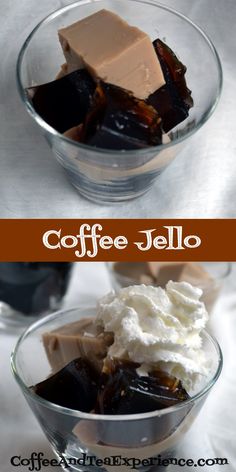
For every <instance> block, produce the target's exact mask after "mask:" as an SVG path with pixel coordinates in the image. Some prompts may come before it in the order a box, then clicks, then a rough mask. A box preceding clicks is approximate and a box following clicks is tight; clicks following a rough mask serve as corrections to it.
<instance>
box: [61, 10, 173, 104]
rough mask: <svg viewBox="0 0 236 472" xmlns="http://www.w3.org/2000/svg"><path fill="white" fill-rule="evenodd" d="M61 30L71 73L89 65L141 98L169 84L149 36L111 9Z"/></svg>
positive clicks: (113, 82) (100, 75) (104, 77)
mask: <svg viewBox="0 0 236 472" xmlns="http://www.w3.org/2000/svg"><path fill="white" fill-rule="evenodd" d="M58 33H59V40H60V42H61V45H62V49H63V52H64V55H65V58H66V61H67V64H68V71H69V72H71V71H73V70H76V69H78V68H82V67H85V68H86V69H87V70H88V71H89V72H90V73H91V74H92V75H93V76H95V77H98V78H100V79H102V80H104V81H105V82H109V83H111V84H114V85H117V86H119V87H123V88H124V89H126V90H129V91H131V92H132V93H133V94H134V96H135V97H137V98H141V99H146V98H147V97H148V96H149V95H150V94H151V93H153V92H154V91H155V90H157V89H159V88H160V87H161V86H163V85H164V84H165V79H164V75H163V72H162V68H161V65H160V62H159V59H158V57H157V55H156V54H155V50H154V48H153V45H152V42H151V40H150V38H149V36H148V35H147V34H146V33H144V32H143V31H141V30H140V29H139V28H136V27H134V26H130V25H129V24H128V23H127V22H126V21H124V20H123V19H122V18H120V17H119V16H118V15H116V14H115V13H113V12H111V11H108V10H105V9H103V10H100V11H98V12H96V13H94V14H92V15H90V16H88V17H86V18H84V19H82V20H80V21H77V22H76V23H73V24H72V25H70V26H68V27H66V28H63V29H60V30H59V32H58Z"/></svg>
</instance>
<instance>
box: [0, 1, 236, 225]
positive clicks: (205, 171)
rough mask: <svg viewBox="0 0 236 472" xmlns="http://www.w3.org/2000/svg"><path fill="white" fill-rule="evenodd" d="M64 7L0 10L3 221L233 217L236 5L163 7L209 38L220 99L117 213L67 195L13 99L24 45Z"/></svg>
mask: <svg viewBox="0 0 236 472" xmlns="http://www.w3.org/2000/svg"><path fill="white" fill-rule="evenodd" d="M68 3H70V1H69V0H64V1H63V0H40V1H38V0H1V2H0V18H1V29H0V44H1V47H0V64H1V75H0V105H1V114H0V155H1V159H0V217H2V218H4V217H6V218H16V217H19V218H23V217H25V218H37V217H41V218H46V217H48V218H60V217H65V218H69V217H71V218H88V217H95V218H99V217H106V218H109V217H111V218H121V217H124V218H130V217H131V218H134V217H140V218H141V217H143V218H145V217H153V218H157V217H170V218H171V217H173V218H174V217H180V218H181V217H193V218H195V217H196V218H199V217H202V218H207V217H209V218H213V217H236V208H235V200H236V185H235V180H236V159H235V138H234V135H235V125H236V94H235V76H236V60H235V44H236V28H235V18H236V2H235V0H224V1H223V0H165V1H164V0H163V3H166V4H167V5H169V6H173V7H174V8H176V9H178V10H180V11H182V12H183V13H185V14H187V16H189V17H190V18H191V19H193V20H194V21H195V22H197V23H198V24H199V25H200V26H201V27H202V28H203V29H204V30H205V31H206V32H207V33H208V34H209V36H210V37H211V39H212V41H213V42H214V44H215V46H216V48H217V50H218V51H219V54H220V57H221V60H222V64H223V69H224V90H223V95H222V98H221V102H220V105H219V106H218V108H217V111H216V112H215V114H214V116H213V117H212V118H211V119H210V121H209V122H208V123H207V124H206V125H205V126H204V127H203V129H202V130H201V131H200V132H198V133H197V134H196V136H195V137H194V138H193V140H192V142H191V146H190V147H189V148H186V150H184V151H183V152H182V153H181V154H180V155H179V156H178V157H177V159H176V160H175V161H174V162H173V163H172V164H171V166H170V167H169V168H168V169H166V171H165V172H164V173H163V174H162V175H161V176H160V178H159V180H158V181H157V182H156V184H155V186H154V187H153V188H152V190H151V191H150V192H149V193H148V194H147V195H145V196H144V197H142V198H141V199H139V200H135V201H133V202H129V203H125V204H120V205H116V206H98V205H95V204H93V203H90V202H88V201H86V200H84V199H83V198H82V197H80V196H79V194H78V193H77V192H76V190H75V189H73V188H72V186H71V185H70V184H69V183H68V181H67V180H66V178H65V175H64V172H63V170H62V169H61V168H60V166H59V165H58V164H57V163H56V161H55V159H54V157H53V156H52V154H51V151H50V150H49V148H48V146H47V144H46V142H45V141H44V139H43V137H42V136H41V134H40V131H39V129H38V127H37V126H36V124H34V123H33V122H32V120H31V118H30V117H29V116H28V115H27V113H26V111H25V109H24V106H23V105H22V103H21V101H20V99H19V97H18V94H17V91H16V83H15V63H16V57H17V54H18V52H19V49H20V46H21V44H22V43H23V41H24V39H25V38H26V36H27V34H28V33H29V32H30V31H31V29H32V28H33V26H35V25H36V24H37V23H38V21H39V20H40V19H42V18H43V17H44V16H46V14H48V13H49V12H51V11H53V10H54V9H56V8H59V7H60V6H63V5H65V4H68ZM194 54H195V52H194V51H193V55H194ZM197 60H198V58H197V57H196V61H197Z"/></svg>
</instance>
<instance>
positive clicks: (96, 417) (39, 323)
mask: <svg viewBox="0 0 236 472" xmlns="http://www.w3.org/2000/svg"><path fill="white" fill-rule="evenodd" d="M94 309H95V307H94V306H93V307H89V306H83V305H82V306H77V307H73V308H70V309H67V310H63V309H62V310H59V311H57V312H55V313H54V314H51V315H47V316H45V317H43V318H41V319H40V320H38V321H36V322H35V323H33V324H32V325H30V326H29V327H28V328H27V329H26V330H25V331H24V332H23V333H22V335H21V336H20V338H19V339H18V341H17V343H16V346H15V348H14V349H13V351H12V354H11V371H12V373H13V375H14V378H15V380H16V381H17V383H18V385H19V387H20V388H21V390H22V391H23V393H24V394H25V395H26V396H27V397H30V398H31V399H32V400H33V401H36V402H38V403H40V404H41V405H42V406H44V407H46V408H48V409H51V410H53V411H55V412H57V413H62V414H65V415H67V416H73V417H76V418H82V419H86V420H90V421H91V420H96V421H131V420H134V421H137V420H145V419H149V418H154V417H156V416H157V417H161V416H164V415H167V414H168V413H172V412H174V411H177V410H180V409H181V408H184V407H185V406H188V405H191V404H192V403H194V402H195V401H196V400H199V399H200V398H202V397H203V396H204V395H205V394H206V393H207V392H208V391H209V390H210V389H211V387H213V385H214V384H215V382H216V381H217V379H218V377H219V376H220V373H221V370H222V366H223V355H222V351H221V348H220V345H219V343H218V341H217V340H216V338H215V337H214V336H212V335H211V334H209V333H208V331H207V330H205V329H204V330H202V334H203V335H204V336H205V337H206V339H207V340H208V341H210V342H211V344H212V345H213V346H214V348H215V350H216V353H217V354H218V364H217V368H216V369H215V371H214V373H213V375H212V376H211V378H210V379H209V380H208V382H207V384H206V385H205V386H204V387H203V388H202V389H201V390H200V391H199V392H198V393H197V394H195V395H193V396H192V397H191V398H189V399H188V400H184V401H183V402H180V403H178V404H176V405H173V406H171V407H168V408H164V409H160V410H154V411H150V412H147V413H135V414H128V415H101V414H96V413H85V412H82V411H80V410H73V409H71V408H66V407H62V406H60V405H57V404H55V403H52V402H50V401H48V400H45V399H44V398H42V397H40V396H39V395H37V394H36V393H35V392H33V391H32V390H30V387H28V386H27V385H26V384H25V382H24V381H23V380H22V378H21V376H20V374H19V373H18V369H17V365H16V361H17V353H18V349H19V347H20V346H21V344H22V342H23V341H24V340H25V339H26V338H27V337H28V335H30V334H32V333H33V332H35V331H37V329H38V328H40V327H41V326H42V325H44V324H47V322H48V321H53V320H55V319H56V318H58V316H62V315H64V314H66V313H69V312H75V311H79V310H83V311H89V312H90V313H91V311H93V310H94Z"/></svg>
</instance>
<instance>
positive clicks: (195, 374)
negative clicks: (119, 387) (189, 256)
mask: <svg viewBox="0 0 236 472" xmlns="http://www.w3.org/2000/svg"><path fill="white" fill-rule="evenodd" d="M201 295H202V290H201V289H199V288H196V287H193V286H192V285H190V284H189V283H186V282H172V281H169V282H168V284H167V285H166V289H165V290H164V289H162V288H160V287H152V286H146V285H134V286H130V287H126V288H123V289H121V290H120V291H119V292H118V293H115V292H111V293H109V294H108V295H106V296H105V297H103V298H102V299H101V300H100V301H99V303H98V311H97V316H96V323H97V324H98V325H100V326H102V327H103V329H104V331H109V332H112V333H114V343H113V344H112V345H111V346H110V347H109V350H108V357H112V358H120V359H126V360H131V361H133V362H137V363H140V364H141V366H140V368H139V369H138V371H139V372H140V374H141V375H145V372H146V375H148V372H150V370H153V368H155V369H156V368H158V369H160V370H162V371H165V372H167V373H169V374H171V375H174V376H175V377H177V378H178V379H179V380H181V382H182V385H183V387H184V388H185V389H186V390H187V391H190V390H193V389H194V387H195V385H196V384H197V383H198V381H199V379H201V377H202V376H206V375H207V374H208V371H209V365H208V362H207V359H206V357H205V354H204V351H203V348H202V338H201V335H200V333H201V330H202V329H203V328H204V327H205V325H206V322H207V320H208V314H207V311H206V308H205V305H204V303H203V302H201V301H200V297H201Z"/></svg>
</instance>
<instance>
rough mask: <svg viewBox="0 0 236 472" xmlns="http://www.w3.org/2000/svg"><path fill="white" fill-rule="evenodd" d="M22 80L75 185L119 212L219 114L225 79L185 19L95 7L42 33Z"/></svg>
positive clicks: (55, 17)
mask: <svg viewBox="0 0 236 472" xmlns="http://www.w3.org/2000/svg"><path fill="white" fill-rule="evenodd" d="M58 32H59V39H60V42H59V40H58ZM93 32H94V34H93ZM193 51H194V54H193ZM196 58H197V60H196ZM17 79H18V86H19V91H20V95H21V97H22V99H23V101H24V103H25V105H26V107H27V109H28V111H29V112H30V114H31V115H32V117H33V118H34V119H35V120H36V122H37V123H38V124H39V125H40V127H41V129H42V131H43V133H44V135H45V137H46V139H47V141H48V142H49V144H50V146H51V148H52V150H53V152H54V154H55V155H56V157H57V159H58V161H59V162H60V163H61V164H62V166H63V167H64V168H65V170H66V172H67V175H68V177H69V179H70V180H71V182H72V184H73V185H74V186H75V187H76V188H77V189H78V190H79V192H80V193H81V194H82V195H83V196H85V197H87V198H89V199H91V200H93V201H96V202H99V201H100V202H106V203H110V202H118V201H124V200H129V199H132V198H134V197H137V196H140V195H142V194H143V193H145V192H146V191H147V190H148V189H149V188H150V187H151V185H152V184H153V182H154V181H155V180H156V178H157V176H158V175H159V174H160V173H161V172H162V171H163V169H164V168H165V167H166V166H167V165H168V164H169V163H170V162H171V161H172V160H173V159H174V157H175V155H176V154H177V152H179V150H180V149H181V148H182V146H183V145H184V143H185V141H186V139H187V138H188V137H190V136H191V135H192V134H194V133H195V132H196V131H197V130H198V129H199V128H200V127H201V126H202V125H203V123H205V121H206V120H207V119H208V118H209V116H210V115H211V114H212V112H213V110H214V109H215V106H216V104H217V102H218V99H219V95H220V91H221V86H222V71H221V65H220V61H219V58H218V55H217V53H216V51H215V48H214V46H213V45H212V43H211V41H210V40H209V39H208V38H207V36H206V35H205V34H204V33H203V32H202V31H201V30H200V29H199V27H197V26H196V25H194V24H193V23H192V22H191V21H190V20H188V19H187V18H186V17H184V16H183V15H181V14H179V13H177V12H176V11H174V10H172V9H169V8H167V7H165V6H162V5H159V4H157V3H156V2H152V1H148V2H147V1H144V0H143V1H136V0H121V1H116V0H113V1H111V2H109V4H108V3H107V2H106V1H105V0H99V1H97V2H93V1H91V0H86V1H85V2H77V3H74V4H71V5H68V6H66V7H64V8H62V9H60V10H58V11H56V12H54V13H52V14H51V15H50V16H49V17H47V18H46V19H45V20H43V21H42V22H41V23H40V24H39V25H38V26H36V28H35V29H34V30H33V31H32V33H31V34H30V36H29V37H28V38H27V40H26V42H25V44H24V45H23V47H22V49H21V52H20V55H19V59H18V64H17Z"/></svg>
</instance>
